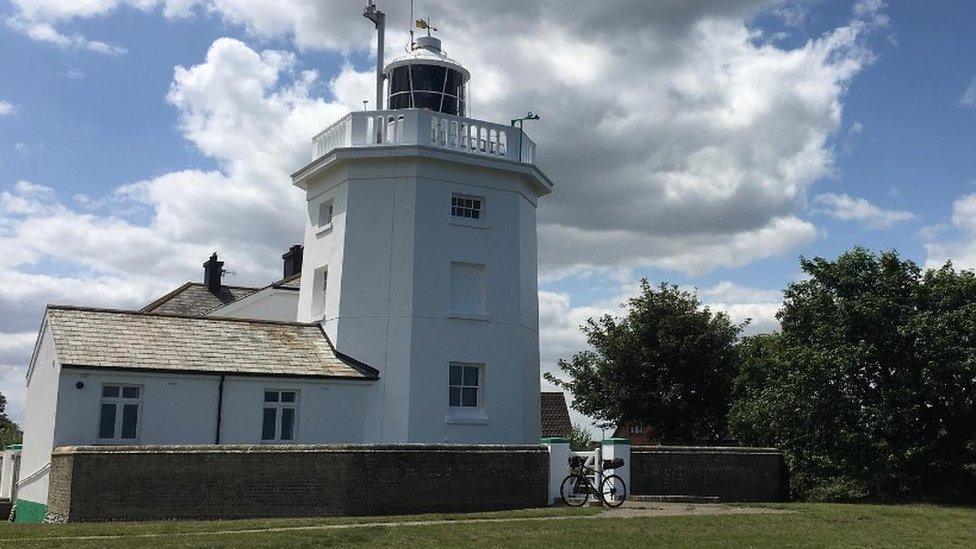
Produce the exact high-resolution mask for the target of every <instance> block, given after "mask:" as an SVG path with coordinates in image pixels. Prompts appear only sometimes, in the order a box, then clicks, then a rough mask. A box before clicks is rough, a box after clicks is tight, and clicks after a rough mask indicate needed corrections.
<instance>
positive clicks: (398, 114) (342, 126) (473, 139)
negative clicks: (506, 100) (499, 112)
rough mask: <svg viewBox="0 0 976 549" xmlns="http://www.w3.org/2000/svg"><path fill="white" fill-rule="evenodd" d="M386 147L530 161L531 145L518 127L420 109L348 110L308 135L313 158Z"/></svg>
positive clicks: (533, 150) (531, 158)
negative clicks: (424, 148) (417, 147)
mask: <svg viewBox="0 0 976 549" xmlns="http://www.w3.org/2000/svg"><path fill="white" fill-rule="evenodd" d="M391 145H426V146H431V147H437V148H440V149H448V150H452V151H460V152H464V153H469V154H476V155H482V156H490V157H494V158H504V159H506V160H512V161H515V162H524V163H527V164H532V163H534V162H535V143H533V142H532V140H531V139H529V137H528V136H527V135H525V134H524V133H522V132H521V131H520V130H519V129H518V128H513V127H511V126H504V125H502V124H492V123H491V122H483V121H481V120H473V119H471V118H463V117H460V116H452V115H448V114H443V113H438V112H433V111H429V110H425V109H400V110H392V111H356V112H351V113H349V114H347V115H346V116H344V117H342V118H340V119H339V120H338V121H337V122H335V123H334V124H332V125H331V126H329V127H328V128H326V129H325V130H323V131H322V132H321V133H319V134H318V135H316V136H315V137H314V138H312V160H315V159H317V158H320V157H322V156H324V155H326V154H328V153H330V152H332V151H333V150H335V149H339V148H343V147H380V146H391Z"/></svg>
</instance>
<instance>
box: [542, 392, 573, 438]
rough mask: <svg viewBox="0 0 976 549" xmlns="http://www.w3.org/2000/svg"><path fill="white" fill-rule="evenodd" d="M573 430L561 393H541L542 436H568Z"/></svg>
mask: <svg viewBox="0 0 976 549" xmlns="http://www.w3.org/2000/svg"><path fill="white" fill-rule="evenodd" d="M572 430H573V423H572V422H571V421H570V420H569V408H567V407H566V396H565V395H564V394H563V393H558V392H557V393H546V392H544V393H542V436H543V437H568V436H569V434H570V432H572Z"/></svg>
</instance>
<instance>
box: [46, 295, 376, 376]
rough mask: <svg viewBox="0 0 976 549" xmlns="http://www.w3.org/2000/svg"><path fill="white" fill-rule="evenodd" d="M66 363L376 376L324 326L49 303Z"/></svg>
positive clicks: (58, 349)
mask: <svg viewBox="0 0 976 549" xmlns="http://www.w3.org/2000/svg"><path fill="white" fill-rule="evenodd" d="M47 322H48V324H49V326H50V327H51V333H52V334H53V337H54V343H55V348H56V352H57V357H58V361H60V362H61V364H62V366H75V367H85V368H115V369H126V370H153V371H181V372H194V373H226V374H239V375H272V376H309V377H338V378H348V379H377V377H378V372H377V371H376V370H375V369H373V368H371V367H369V366H367V365H365V364H363V363H361V362H359V361H357V360H355V359H352V358H350V357H348V356H345V355H343V354H342V353H339V352H338V351H336V349H335V347H333V345H332V342H331V341H329V339H328V337H327V336H326V335H325V332H323V331H322V328H321V327H320V326H319V325H318V324H302V323H297V322H276V321H268V320H251V319H233V318H217V317H199V316H176V315H168V314H158V313H145V312H137V311H118V310H111V309H93V308H85V307H69V306H61V305H50V306H48V309H47Z"/></svg>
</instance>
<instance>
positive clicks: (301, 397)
mask: <svg viewBox="0 0 976 549" xmlns="http://www.w3.org/2000/svg"><path fill="white" fill-rule="evenodd" d="M369 383H371V382H361V381H348V382H347V381H338V380H337V381H331V380H316V379H303V378H252V377H235V378H232V379H231V378H228V379H227V380H226V381H225V382H224V417H223V420H222V421H221V442H222V443H224V444H258V443H261V442H262V441H261V423H262V413H263V410H264V391H265V389H278V390H294V391H297V392H298V421H297V422H296V425H295V439H294V440H293V441H292V442H293V443H296V444H298V443H306V444H320V443H357V442H363V433H364V432H365V426H364V422H365V416H366V409H365V408H366V400H367V399H366V398H365V397H366V392H367V391H369V390H370V386H369Z"/></svg>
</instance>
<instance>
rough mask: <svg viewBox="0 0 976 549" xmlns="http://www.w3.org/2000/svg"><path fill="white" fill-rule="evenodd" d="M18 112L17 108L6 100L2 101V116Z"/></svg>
mask: <svg viewBox="0 0 976 549" xmlns="http://www.w3.org/2000/svg"><path fill="white" fill-rule="evenodd" d="M15 112H17V108H16V107H14V106H13V105H11V104H10V103H8V102H6V101H0V116H9V115H11V114H14V113H15Z"/></svg>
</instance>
